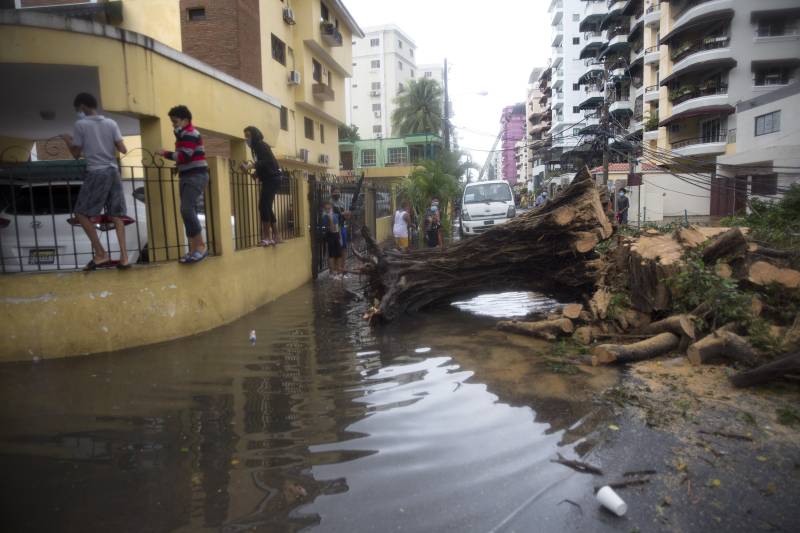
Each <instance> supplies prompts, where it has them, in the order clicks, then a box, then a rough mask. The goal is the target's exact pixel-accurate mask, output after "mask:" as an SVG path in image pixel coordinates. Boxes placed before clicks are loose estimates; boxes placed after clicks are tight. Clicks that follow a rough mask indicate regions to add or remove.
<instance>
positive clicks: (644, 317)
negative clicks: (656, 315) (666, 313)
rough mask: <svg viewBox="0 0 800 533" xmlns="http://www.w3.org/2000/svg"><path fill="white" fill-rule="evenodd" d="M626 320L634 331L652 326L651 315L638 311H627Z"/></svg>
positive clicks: (625, 313) (624, 314)
mask: <svg viewBox="0 0 800 533" xmlns="http://www.w3.org/2000/svg"><path fill="white" fill-rule="evenodd" d="M623 316H625V320H626V321H627V322H628V324H629V325H630V326H631V327H632V328H634V329H641V328H643V327H646V326H647V325H649V324H650V315H649V314H647V313H642V312H641V311H637V310H636V309H626V310H625V312H624V313H623Z"/></svg>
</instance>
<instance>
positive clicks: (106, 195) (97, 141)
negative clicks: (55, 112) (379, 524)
mask: <svg viewBox="0 0 800 533" xmlns="http://www.w3.org/2000/svg"><path fill="white" fill-rule="evenodd" d="M72 104H73V106H74V107H75V112H76V113H77V115H78V121H77V122H75V126H74V129H73V132H72V135H69V134H67V133H65V134H64V135H62V136H61V138H62V139H64V142H65V143H66V144H67V148H69V151H70V153H71V154H72V156H73V157H74V158H75V159H78V158H79V157H80V156H81V155H83V157H84V158H85V159H86V177H85V178H84V180H83V184H81V190H80V192H79V193H78V199H77V200H76V202H75V207H74V210H75V216H76V218H77V219H78V223H80V225H81V227H82V228H83V231H85V232H86V236H87V237H89V240H90V241H91V242H92V252H93V253H92V259H91V260H90V261H89V263H88V264H87V265H86V266H85V267H84V270H87V271H88V270H95V269H96V268H97V267H100V266H106V265H108V264H109V263H110V262H111V254H110V253H109V252H107V251H106V250H105V248H103V244H102V243H101V242H100V238H99V237H98V236H97V230H96V229H95V227H94V223H93V222H92V221H91V219H90V217H95V216H99V215H100V214H102V212H103V209H105V212H106V215H108V216H109V217H111V220H112V221H113V222H114V229H115V230H116V232H117V241H118V242H119V263H117V268H120V269H126V268H130V266H131V265H130V263H128V250H127V249H126V247H125V223H124V222H123V220H122V218H121V217H124V216H125V214H126V211H127V209H126V206H125V195H124V193H123V190H122V181H121V180H120V175H119V167H118V166H117V151H119V152H120V153H123V154H125V153H127V152H128V149H127V148H126V147H125V143H124V142H123V141H122V133H120V131H119V126H118V125H117V123H116V122H114V121H113V120H111V119H110V118H106V117H104V116H103V115H98V114H97V100H96V99H95V97H94V96H92V95H91V94H89V93H80V94H78V95H77V96H76V97H75V100H74V101H73V102H72Z"/></svg>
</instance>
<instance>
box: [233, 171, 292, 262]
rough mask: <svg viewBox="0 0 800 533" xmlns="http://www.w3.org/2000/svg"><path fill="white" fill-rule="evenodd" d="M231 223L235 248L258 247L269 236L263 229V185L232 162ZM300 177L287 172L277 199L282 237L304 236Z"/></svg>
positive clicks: (274, 204) (274, 203) (278, 221)
mask: <svg viewBox="0 0 800 533" xmlns="http://www.w3.org/2000/svg"><path fill="white" fill-rule="evenodd" d="M230 166H231V168H230V184H231V224H232V226H233V243H234V249H236V250H245V249H247V248H253V247H254V246H257V245H258V244H259V242H261V240H262V239H263V238H264V237H265V236H264V235H262V231H261V208H262V205H261V194H262V191H263V184H262V183H261V181H260V180H258V179H256V177H255V176H254V175H253V174H251V173H249V172H247V171H244V170H242V169H241V168H239V167H237V165H236V163H235V162H233V161H231V165H230ZM298 197H299V182H298V178H297V177H295V176H294V175H291V174H288V173H286V174H284V175H283V177H282V178H281V180H280V184H279V186H278V189H277V191H276V193H275V197H274V199H273V207H272V209H273V212H274V214H275V218H276V220H277V222H276V224H275V225H276V229H277V231H278V237H279V238H280V240H288V239H293V238H295V237H299V236H300V235H302V231H301V228H300V223H299V219H298V214H299V212H300V209H301V206H300V204H299V202H298Z"/></svg>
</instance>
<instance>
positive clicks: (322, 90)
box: [312, 83, 336, 102]
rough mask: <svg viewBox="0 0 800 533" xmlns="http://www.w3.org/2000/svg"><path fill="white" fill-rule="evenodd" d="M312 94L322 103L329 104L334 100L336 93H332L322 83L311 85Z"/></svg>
mask: <svg viewBox="0 0 800 533" xmlns="http://www.w3.org/2000/svg"><path fill="white" fill-rule="evenodd" d="M312 92H313V93H314V98H316V99H317V100H320V101H322V102H331V101H333V99H334V98H336V93H335V92H334V91H333V89H331V87H330V86H329V85H325V84H324V83H315V84H314V85H313V88H312Z"/></svg>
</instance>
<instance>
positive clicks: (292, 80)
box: [289, 70, 300, 85]
mask: <svg viewBox="0 0 800 533" xmlns="http://www.w3.org/2000/svg"><path fill="white" fill-rule="evenodd" d="M289 85H300V72H299V71H297V70H292V71H290V72H289Z"/></svg>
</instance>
